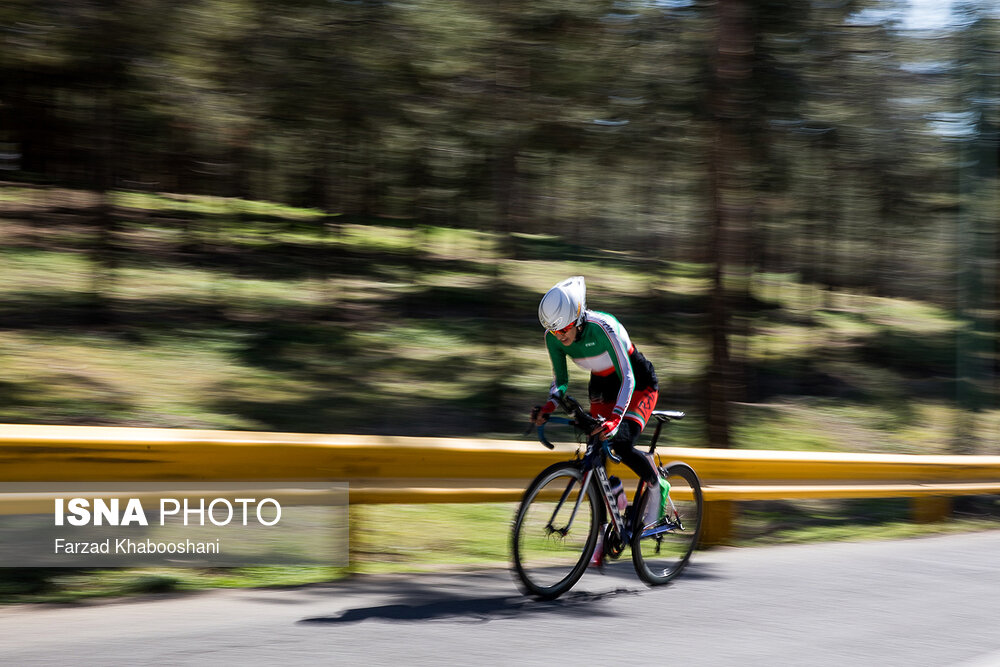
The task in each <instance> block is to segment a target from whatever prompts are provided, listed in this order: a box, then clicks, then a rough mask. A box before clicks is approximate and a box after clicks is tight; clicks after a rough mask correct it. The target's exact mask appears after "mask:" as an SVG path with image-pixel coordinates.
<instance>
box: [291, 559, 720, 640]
mask: <svg viewBox="0 0 1000 667" xmlns="http://www.w3.org/2000/svg"><path fill="white" fill-rule="evenodd" d="M691 570H694V571H691ZM605 575H606V576H604V577H602V576H600V575H598V574H596V573H595V572H593V571H591V572H589V573H588V574H587V575H586V576H585V577H584V579H583V580H582V581H581V583H579V584H577V587H576V588H574V589H573V590H571V591H570V592H568V593H566V594H565V595H563V596H562V597H560V598H559V599H557V600H549V601H541V600H535V599H533V598H530V597H526V596H524V595H521V594H519V593H513V594H510V595H506V594H501V595H482V596H476V595H474V594H472V595H470V592H473V593H474V592H475V591H476V590H480V591H490V592H495V590H496V583H497V578H496V575H495V574H490V575H484V574H473V575H470V576H468V577H461V578H460V579H461V580H459V579H457V578H455V577H449V578H448V579H446V580H438V581H434V580H431V581H427V580H421V579H417V580H410V581H406V580H397V581H396V582H395V584H394V586H393V589H392V590H391V591H388V590H385V589H384V588H383V589H382V591H381V592H383V593H391V594H392V595H393V596H394V597H396V599H397V600H398V602H394V603H391V604H379V605H371V606H362V607H356V608H353V609H346V610H344V611H343V612H341V613H339V614H336V615H330V616H317V617H313V618H305V619H302V620H301V621H299V623H301V624H307V625H340V624H347V623H360V622H362V621H367V620H376V621H379V620H381V621H418V622H419V621H435V620H448V621H450V622H454V621H455V620H459V621H464V622H468V623H486V622H489V621H496V620H502V619H506V618H513V617H518V618H524V616H525V615H549V614H557V615H560V616H567V615H568V616H574V615H580V616H586V617H593V616H594V615H595V614H596V615H607V616H614V615H616V613H617V612H615V611H612V610H611V609H609V608H608V606H607V603H608V602H610V601H612V600H614V599H618V598H621V597H623V596H632V595H640V594H641V593H643V592H645V591H647V590H649V589H648V588H646V587H645V586H643V585H642V584H641V583H639V582H638V581H637V580H636V578H635V572H634V571H633V570H632V567H631V563H628V564H627V565H626V564H624V563H617V564H610V565H609V566H608V567H607V568H606V569H605ZM479 577H484V579H483V580H482V581H477V579H478V578H479ZM684 577H690V578H694V579H705V578H712V575H711V574H710V573H708V572H704V571H700V568H697V567H695V568H690V569H689V571H688V572H685V573H684ZM384 583H385V582H380V584H381V585H377V586H376V588H382V587H383V586H384ZM609 585H610V586H614V588H609V587H608V586H609ZM512 588H513V586H512Z"/></svg>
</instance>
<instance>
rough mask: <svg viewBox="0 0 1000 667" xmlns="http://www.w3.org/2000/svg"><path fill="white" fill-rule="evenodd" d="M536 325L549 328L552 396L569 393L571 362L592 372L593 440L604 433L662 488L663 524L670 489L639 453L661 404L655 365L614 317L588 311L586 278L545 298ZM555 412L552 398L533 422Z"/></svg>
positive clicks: (630, 464) (626, 459)
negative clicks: (595, 423) (641, 437)
mask: <svg viewBox="0 0 1000 667" xmlns="http://www.w3.org/2000/svg"><path fill="white" fill-rule="evenodd" d="M538 319H539V321H540V322H541V323H542V326H543V327H545V347H546V348H547V349H548V352H549V359H550V361H551V362H552V371H553V375H554V379H553V381H552V388H551V390H550V396H553V397H554V396H560V397H561V396H562V395H563V394H565V393H566V389H567V386H568V384H569V372H568V370H567V367H566V358H567V357H569V358H570V359H572V360H573V363H575V364H576V365H577V366H579V367H581V368H583V369H584V370H587V371H590V386H589V393H590V414H591V416H593V417H595V418H598V419H603V420H604V421H603V422H602V423H601V425H600V426H599V427H598V428H597V429H596V430H595V431H594V432H593V433H591V435H595V434H597V433H599V432H601V431H603V432H604V435H605V437H607V438H609V439H610V445H611V449H612V451H614V452H615V454H617V455H618V456H620V457H621V460H622V462H623V463H624V464H625V465H627V466H628V467H629V468H631V469H632V470H633V471H634V472H635V474H636V475H638V476H639V478H640V479H643V480H645V481H646V483H647V484H650V485H652V486H651V488H653V489H656V488H659V491H660V494H659V496H660V498H659V501H660V503H659V517H660V518H663V515H664V511H665V505H666V502H667V494H668V492H669V490H670V485H669V484H668V483H667V481H666V480H665V479H663V477H662V476H661V475H660V472H659V470H658V469H657V467H656V466H655V465H654V464H653V461H652V457H651V456H649V455H647V454H644V453H642V452H639V451H637V450H636V448H635V443H636V441H637V440H638V439H639V434H640V433H641V432H642V429H643V428H644V427H645V426H646V421H647V420H648V419H649V416H650V413H652V411H653V409H654V408H655V407H656V400H657V398H659V385H658V381H657V378H656V372H655V371H654V370H653V365H652V364H651V363H650V362H649V361H648V360H647V359H646V357H644V356H643V355H642V353H641V352H639V351H638V350H637V349H636V348H635V346H634V345H633V344H632V342H631V340H630V339H629V335H628V332H627V331H626V330H625V327H623V326H622V325H621V323H620V322H619V321H618V320H617V319H616V318H615V317H613V316H611V315H609V314H607V313H601V312H598V311H594V310H587V286H586V282H585V281H584V278H583V276H573V277H572V278H567V279H566V280H563V281H562V282H560V283H558V284H556V285H555V286H554V287H553V288H552V289H550V290H549V291H548V292H546V293H545V296H544V297H542V301H541V303H539V304H538ZM556 406H557V403H556V401H555V398H551V397H550V398H549V400H548V402H547V403H545V404H544V405H536V406H535V407H534V409H533V410H532V411H531V420H532V421H533V422H534V423H535V424H536V425H541V424H544V423H545V421H546V420H547V419H548V417H549V414H550V413H551V412H552V411H553V410H555V408H556Z"/></svg>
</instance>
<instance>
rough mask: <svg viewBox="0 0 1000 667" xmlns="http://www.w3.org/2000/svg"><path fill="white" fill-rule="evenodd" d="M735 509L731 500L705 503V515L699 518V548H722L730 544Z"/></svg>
mask: <svg viewBox="0 0 1000 667" xmlns="http://www.w3.org/2000/svg"><path fill="white" fill-rule="evenodd" d="M735 509H736V508H735V503H734V502H733V501H732V500H712V501H705V508H704V511H705V513H704V516H702V518H701V539H700V540H699V541H698V544H699V546H701V547H714V546H723V545H726V544H730V543H731V542H732V539H733V514H734V511H735Z"/></svg>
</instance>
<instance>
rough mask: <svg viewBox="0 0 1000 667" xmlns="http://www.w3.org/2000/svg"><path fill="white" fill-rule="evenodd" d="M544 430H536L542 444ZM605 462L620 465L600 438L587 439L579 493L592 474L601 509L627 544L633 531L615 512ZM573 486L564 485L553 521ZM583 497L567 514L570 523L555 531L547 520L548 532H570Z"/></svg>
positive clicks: (553, 419)
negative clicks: (601, 497) (597, 485)
mask: <svg viewBox="0 0 1000 667" xmlns="http://www.w3.org/2000/svg"><path fill="white" fill-rule="evenodd" d="M549 421H550V422H556V423H561V424H570V425H574V426H575V425H576V422H575V421H573V420H571V419H566V418H565V417H550V418H549ZM543 429H544V426H539V427H538V430H539V435H540V438H541V439H542V442H548V441H547V440H545V439H544V437H545V436H544V432H543ZM605 458H610V459H611V460H613V461H615V462H619V461H620V460H621V459H619V458H618V457H617V456H615V454H614V453H613V452H612V451H611V448H610V447H609V445H608V441H607V440H606V439H602V438H600V436H590V437H589V438H588V439H587V451H586V453H585V454H584V456H583V459H582V460H581V469H582V470H583V481H582V482H581V483H580V488H581V490H582V491H584V492H585V490H586V489H587V487H588V485H589V484H590V483H591V480H592V479H593V477H594V475H595V474H596V475H597V481H598V482H600V486H599V488H600V490H601V495H602V496H603V498H604V508H605V510H607V515H608V518H609V519H610V521H611V523H613V524H614V526H615V531H616V532H617V533H618V534H619V535H620V536H621V537H622V539H623V540H625V541H627V540H629V539H631V535H632V531H631V529H630V527H629V526H628V525H626V523H625V519H624V517H622V515H621V512H619V511H618V503H617V499H616V498H615V495H614V493H613V492H612V491H611V481H610V479H609V478H608V471H607V468H606V466H605V463H604V461H605ZM640 484H644V482H642V481H640ZM573 486H575V484H574V483H570V484H568V485H567V487H566V490H565V491H564V492H563V495H562V498H560V500H559V503H558V504H557V505H556V508H555V510H554V511H553V513H552V518H553V519H554V518H555V516H556V515H557V514H558V512H559V508H560V507H561V506H562V504H563V503H564V502H566V498H567V497H568V496H569V494H570V492H571V491H572V489H573ZM640 490H641V487H640ZM583 496H584V493H580V494H579V495H578V496H577V498H576V506H575V507H574V508H573V512H572V513H571V514H570V518H569V522H568V523H567V524H566V527H565V528H563V529H561V530H558V531H557V530H556V529H555V528H554V527H553V526H552V521H551V520H550V521H549V524H548V528H549V530H550V531H552V532H560V533H563V534H565V533H566V532H568V531H569V528H570V527H571V526H572V525H573V520H574V519H575V518H576V513H577V511H578V510H579V509H580V505H581V503H582V502H583ZM636 497H637V498H638V493H637V494H636Z"/></svg>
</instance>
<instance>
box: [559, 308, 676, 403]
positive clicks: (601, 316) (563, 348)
mask: <svg viewBox="0 0 1000 667" xmlns="http://www.w3.org/2000/svg"><path fill="white" fill-rule="evenodd" d="M545 347H546V349H548V352H549V359H550V360H551V362H552V371H553V375H554V379H553V381H552V389H551V393H553V394H560V395H562V394H565V393H566V388H567V386H568V385H569V370H568V368H567V366H566V358H567V357H569V358H570V359H572V360H573V363H575V364H576V365H577V366H579V367H580V368H583V369H584V370H587V371H590V373H591V385H590V391H591V400H592V401H594V399H598V400H600V401H601V402H607V403H612V402H613V404H614V408H613V410H612V411H613V412H614V413H615V414H618V415H624V414H625V411H626V410H627V409H628V406H629V401H631V399H632V394H633V392H634V391H635V390H636V389H637V388H638V389H646V388H654V389H655V388H656V386H657V380H656V374H655V373H654V372H653V367H652V365H651V364H650V363H649V362H648V361H646V359H645V357H643V356H642V354H640V353H639V352H638V351H636V349H635V346H634V345H632V341H631V340H630V339H629V335H628V332H627V331H626V330H625V327H623V326H622V325H621V323H620V322H619V321H618V320H617V319H615V317H614V316H612V315H609V314H607V313H601V312H597V311H594V310H588V311H587V312H586V321H585V323H584V325H583V327H582V330H581V331H580V334H579V335H578V336H577V339H576V340H575V341H573V342H572V343H571V344H569V345H563V344H562V343H560V342H559V340H558V339H557V338H556V337H555V336H554V335H553V334H552V333H550V332H548V331H546V332H545ZM595 393H596V394H597V395H596V396H595ZM644 421H645V420H641V421H640V423H643V422H644Z"/></svg>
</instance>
